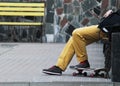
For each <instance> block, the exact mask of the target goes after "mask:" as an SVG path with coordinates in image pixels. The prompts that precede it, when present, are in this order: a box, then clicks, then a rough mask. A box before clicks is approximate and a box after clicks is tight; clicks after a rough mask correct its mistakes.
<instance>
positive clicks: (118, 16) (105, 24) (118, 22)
mask: <svg viewBox="0 0 120 86" xmlns="http://www.w3.org/2000/svg"><path fill="white" fill-rule="evenodd" d="M115 27H120V9H119V10H117V11H116V12H114V13H112V14H110V15H109V16H108V17H106V18H104V19H103V20H102V21H101V22H100V23H99V25H98V28H100V29H101V30H102V31H103V32H110V31H111V30H112V29H114V28H115ZM105 29H106V30H105Z"/></svg>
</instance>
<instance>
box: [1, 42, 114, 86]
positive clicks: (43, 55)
mask: <svg viewBox="0 0 120 86" xmlns="http://www.w3.org/2000/svg"><path fill="white" fill-rule="evenodd" d="M64 46H65V43H0V84H3V83H4V84H7V83H14V84H19V83H21V84H23V86H27V85H28V84H30V85H31V86H38V85H39V83H51V82H52V83H53V82H54V83H61V82H62V83H66V82H69V83H71V82H73V83H75V82H76V83H104V84H109V86H110V85H111V86H112V82H111V79H103V78H90V77H74V76H72V73H73V70H70V69H69V68H67V69H66V71H65V72H63V75H62V76H51V75H46V74H43V73H42V69H44V68H49V67H50V66H52V65H54V64H55V63H56V61H57V59H58V56H59V54H60V52H61V51H62V49H63V47H64ZM102 48H103V45H102V44H101V43H94V44H91V45H89V46H87V52H88V56H89V61H90V64H91V67H93V68H96V67H104V55H103V53H102ZM74 64H77V61H76V56H74V57H73V59H72V61H71V63H70V65H74ZM15 82H16V83H15ZM0 86H2V85H0ZM16 86H17V85H16ZM18 86H19V85H18ZM42 86H44V85H42ZM46 86H47V85H46ZM61 86H63V85H61ZM76 86H77V85H76ZM81 86H84V85H81ZM85 86H87V85H85ZM90 86H92V85H90ZM102 86H104V85H102ZM106 86H107V85H106Z"/></svg>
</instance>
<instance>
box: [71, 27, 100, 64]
mask: <svg viewBox="0 0 120 86" xmlns="http://www.w3.org/2000/svg"><path fill="white" fill-rule="evenodd" d="M72 37H73V46H74V50H75V54H76V57H77V60H78V62H83V61H85V60H87V59H88V56H87V51H86V46H87V45H88V44H91V43H93V42H96V41H98V40H100V29H99V28H97V25H93V26H89V27H83V28H80V29H76V30H74V32H73V35H72Z"/></svg>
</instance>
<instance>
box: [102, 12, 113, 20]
mask: <svg viewBox="0 0 120 86" xmlns="http://www.w3.org/2000/svg"><path fill="white" fill-rule="evenodd" d="M112 13H113V11H112V10H108V11H107V12H106V13H105V14H104V15H103V17H105V18H106V17H108V16H109V15H110V14H112Z"/></svg>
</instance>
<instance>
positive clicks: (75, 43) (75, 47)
mask: <svg viewBox="0 0 120 86" xmlns="http://www.w3.org/2000/svg"><path fill="white" fill-rule="evenodd" d="M104 35H105V34H104V33H102V32H101V31H100V29H99V28H97V25H92V26H88V27H83V28H78V29H75V30H74V31H73V33H72V37H71V38H70V39H69V40H68V42H67V43H66V45H65V47H64V49H63V51H62V52H61V54H60V56H59V58H58V61H57V63H56V66H58V67H60V68H61V69H62V70H65V69H66V67H67V66H68V64H69V63H70V61H71V59H72V57H73V55H74V54H76V58H77V61H78V62H82V61H85V60H87V59H88V56H87V51H86V46H87V45H88V44H91V43H93V42H96V41H98V40H100V39H101V38H102V37H103V36H104Z"/></svg>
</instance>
